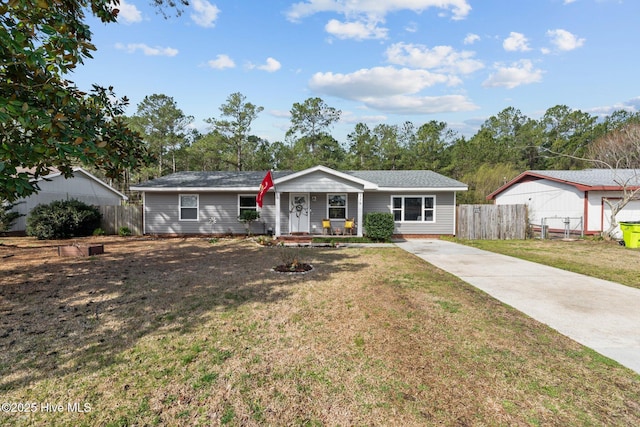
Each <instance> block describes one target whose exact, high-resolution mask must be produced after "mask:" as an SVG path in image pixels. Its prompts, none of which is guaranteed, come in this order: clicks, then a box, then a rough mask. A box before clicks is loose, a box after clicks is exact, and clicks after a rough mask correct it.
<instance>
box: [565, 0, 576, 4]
mask: <svg viewBox="0 0 640 427" xmlns="http://www.w3.org/2000/svg"><path fill="white" fill-rule="evenodd" d="M575 1H576V0H564V3H563V4H571V3H575Z"/></svg>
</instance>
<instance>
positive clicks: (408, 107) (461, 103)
mask: <svg viewBox="0 0 640 427" xmlns="http://www.w3.org/2000/svg"><path fill="white" fill-rule="evenodd" d="M363 102H364V103H365V104H366V105H367V106H368V107H369V108H375V109H376V110H381V111H386V112H389V113H393V114H435V113H450V112H459V111H473V110H477V109H478V108H479V107H478V106H477V105H475V104H474V103H473V102H471V101H470V100H469V99H467V97H465V96H462V95H445V96H406V95H397V96H392V97H388V98H371V99H364V100H363Z"/></svg>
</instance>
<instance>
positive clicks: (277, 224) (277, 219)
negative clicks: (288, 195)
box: [275, 191, 280, 237]
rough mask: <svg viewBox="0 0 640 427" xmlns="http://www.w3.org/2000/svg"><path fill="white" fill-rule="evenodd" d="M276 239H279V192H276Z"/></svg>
mask: <svg viewBox="0 0 640 427" xmlns="http://www.w3.org/2000/svg"><path fill="white" fill-rule="evenodd" d="M275 234H276V237H280V192H279V191H276V233H275Z"/></svg>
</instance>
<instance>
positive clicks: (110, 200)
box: [9, 167, 127, 232]
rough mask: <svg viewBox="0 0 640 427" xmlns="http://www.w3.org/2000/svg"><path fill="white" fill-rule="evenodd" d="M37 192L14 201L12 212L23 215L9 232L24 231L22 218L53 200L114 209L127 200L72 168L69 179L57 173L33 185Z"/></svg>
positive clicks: (106, 185)
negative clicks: (73, 201) (35, 185)
mask: <svg viewBox="0 0 640 427" xmlns="http://www.w3.org/2000/svg"><path fill="white" fill-rule="evenodd" d="M37 184H38V187H39V188H40V191H38V193H36V194H32V195H31V196H29V197H26V198H23V199H20V200H18V201H17V202H16V203H17V205H16V207H15V208H14V210H15V211H17V212H19V213H21V214H23V215H25V216H22V217H20V218H18V220H17V221H16V223H15V224H14V226H13V227H12V228H11V230H9V231H11V232H21V231H24V230H26V216H27V215H28V214H29V212H31V210H32V209H33V208H35V207H36V206H37V205H39V204H47V203H51V202H53V201H54V200H71V199H76V200H80V201H81V202H84V203H86V204H88V205H95V206H117V205H121V204H122V202H124V201H126V200H127V196H125V195H124V194H122V193H121V192H119V191H118V190H116V189H115V188H113V187H111V186H110V185H108V184H107V183H105V182H104V181H102V180H100V179H98V178H96V177H95V176H93V175H92V174H90V173H89V172H87V171H86V170H84V169H82V168H80V167H76V168H74V169H73V177H71V178H65V177H64V175H63V174H62V173H61V172H60V171H58V170H52V171H51V173H50V174H49V175H47V176H45V177H43V178H40V179H38V181H37Z"/></svg>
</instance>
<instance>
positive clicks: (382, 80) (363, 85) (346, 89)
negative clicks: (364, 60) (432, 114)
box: [309, 67, 459, 100]
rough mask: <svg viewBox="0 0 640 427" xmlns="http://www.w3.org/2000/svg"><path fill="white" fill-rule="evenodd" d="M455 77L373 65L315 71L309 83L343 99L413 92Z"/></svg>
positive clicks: (446, 81)
mask: <svg viewBox="0 0 640 427" xmlns="http://www.w3.org/2000/svg"><path fill="white" fill-rule="evenodd" d="M457 83H459V81H458V80H457V79H455V78H453V79H452V78H451V77H449V76H446V75H444V74H437V73H431V72H429V71H426V70H411V69H408V68H401V69H398V68H395V67H374V68H365V69H361V70H358V71H356V72H354V73H350V74H340V73H332V72H328V73H316V74H314V75H313V76H312V77H311V80H310V82H309V87H310V88H311V89H313V90H314V91H317V92H322V93H325V94H327V95H333V96H338V97H341V98H346V99H353V100H362V99H365V98H375V97H388V96H393V95H400V94H414V93H418V92H420V91H421V90H423V89H425V88H427V87H430V86H433V85H435V84H457Z"/></svg>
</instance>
